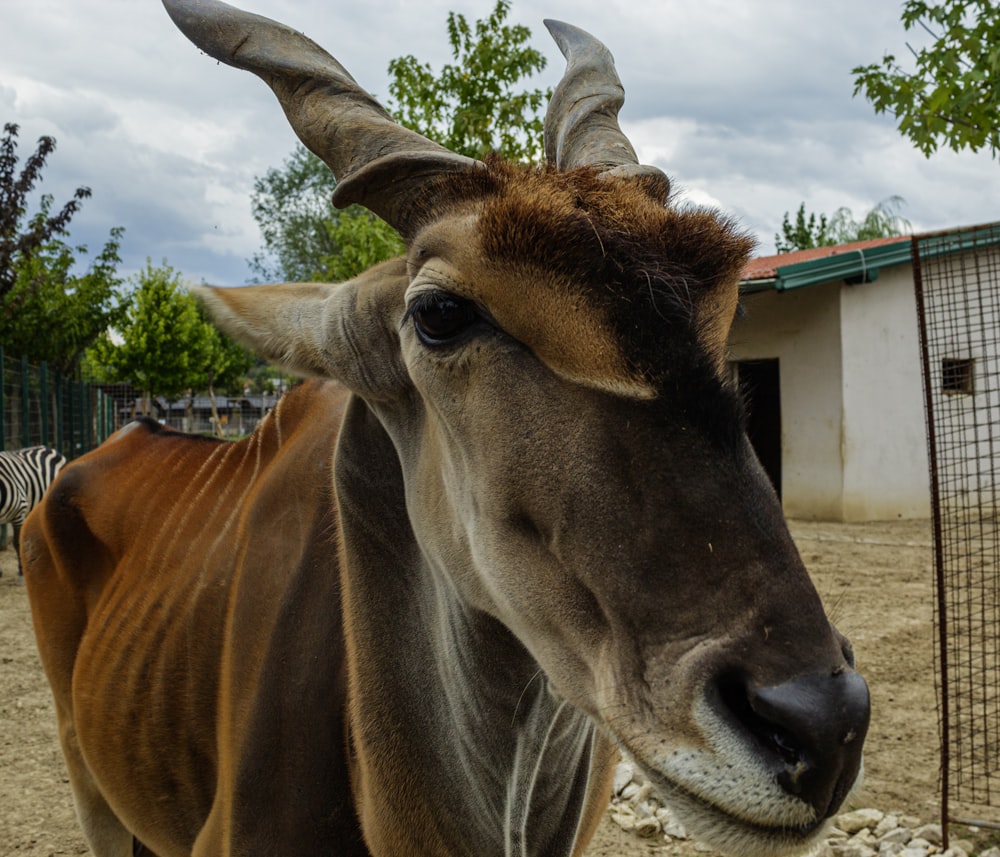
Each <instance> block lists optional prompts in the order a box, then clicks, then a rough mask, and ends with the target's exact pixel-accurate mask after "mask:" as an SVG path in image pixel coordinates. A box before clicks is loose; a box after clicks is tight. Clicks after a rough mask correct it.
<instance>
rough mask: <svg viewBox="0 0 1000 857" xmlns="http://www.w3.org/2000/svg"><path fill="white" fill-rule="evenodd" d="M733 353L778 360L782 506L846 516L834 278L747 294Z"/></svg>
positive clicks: (795, 512) (808, 514) (793, 513)
mask: <svg viewBox="0 0 1000 857" xmlns="http://www.w3.org/2000/svg"><path fill="white" fill-rule="evenodd" d="M743 306H744V309H745V310H746V317H745V318H743V319H740V320H738V321H737V322H736V324H735V325H734V327H733V332H732V335H731V336H730V359H732V360H762V359H773V358H778V361H779V363H778V369H779V373H780V380H781V425H782V440H781V447H782V449H781V455H782V463H781V469H782V474H781V476H782V478H781V482H782V504H783V506H784V509H785V513H786V514H787V515H789V516H790V517H794V518H818V519H827V520H839V519H841V517H842V494H843V486H842V481H841V478H842V477H841V474H842V461H841V423H842V418H843V410H842V406H841V398H840V383H841V345H840V332H839V328H840V298H839V288H838V286H837V285H836V284H825V285H820V286H812V287H809V288H804V289H797V290H795V291H788V292H773V291H767V292H759V293H757V294H751V295H745V296H744V298H743Z"/></svg>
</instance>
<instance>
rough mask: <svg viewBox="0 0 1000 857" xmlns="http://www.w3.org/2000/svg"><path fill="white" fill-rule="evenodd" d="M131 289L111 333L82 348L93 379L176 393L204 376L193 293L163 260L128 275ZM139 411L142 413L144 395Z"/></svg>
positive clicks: (201, 325) (203, 332)
mask: <svg viewBox="0 0 1000 857" xmlns="http://www.w3.org/2000/svg"><path fill="white" fill-rule="evenodd" d="M133 282H134V285H135V290H134V292H133V294H132V301H131V303H130V305H129V306H128V309H127V313H126V316H125V319H124V320H123V322H122V323H121V324H120V325H119V327H118V328H117V330H116V332H115V334H116V335H112V333H110V332H107V333H105V334H104V335H103V336H102V337H101V338H100V339H99V340H98V341H97V342H96V343H95V344H94V346H93V348H91V349H90V351H89V352H88V361H89V363H90V365H91V367H92V368H93V370H94V373H95V375H96V376H97V377H96V380H99V381H106V382H110V383H122V382H130V383H131V384H133V385H134V386H135V387H137V388H138V389H140V390H142V391H144V392H145V393H146V394H147V399H148V400H151V399H153V398H154V397H156V396H164V397H166V398H168V399H176V398H179V397H180V395H181V394H182V393H184V392H185V391H187V390H189V389H191V388H202V387H204V386H205V382H206V380H207V379H206V365H207V364H208V363H209V359H208V357H207V351H208V349H209V348H211V343H210V342H209V338H210V332H211V331H214V328H211V327H210V326H209V325H207V324H206V323H205V322H204V321H203V319H202V317H201V315H200V313H199V310H198V306H197V304H196V302H195V299H194V297H193V296H192V295H191V294H190V293H188V292H187V291H185V289H184V288H183V285H182V283H181V279H180V275H179V274H178V273H177V272H176V271H174V269H173V268H171V267H170V266H169V265H167V264H166V262H164V263H163V266H162V267H159V268H154V267H153V264H152V262H151V261H150V260H149V259H147V260H146V267H145V269H144V270H143V271H141V272H140V273H139V274H137V275H136V276H135V277H134V278H133ZM143 412H144V413H148V404H147V401H146V400H144V404H143Z"/></svg>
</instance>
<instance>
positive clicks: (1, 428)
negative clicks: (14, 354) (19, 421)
mask: <svg viewBox="0 0 1000 857" xmlns="http://www.w3.org/2000/svg"><path fill="white" fill-rule="evenodd" d="M6 395H7V376H6V374H5V372H4V363H3V346H2V345H0V449H6V448H7V401H6Z"/></svg>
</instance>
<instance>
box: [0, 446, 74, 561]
mask: <svg viewBox="0 0 1000 857" xmlns="http://www.w3.org/2000/svg"><path fill="white" fill-rule="evenodd" d="M65 463H66V459H65V457H64V456H63V455H62V454H61V453H59V452H57V451H56V450H54V449H50V448H49V447H47V446H29V447H25V448H24V449H14V450H9V451H7V452H0V524H13V525H14V553H15V554H16V555H17V573H18V574H22V573H23V572H22V571H21V552H20V548H19V545H18V537H19V535H20V533H21V524H23V523H24V519H25V518H27V517H28V512H30V511H31V510H32V509H34V508H35V506H37V505H38V504H39V503H40V502H41V500H42V497H43V496H44V495H45V491H46V490H47V489H48V487H49V485H51V484H52V481H53V480H54V479H55V478H56V474H58V473H59V470H60V469H61V468H62V466H63V465H64V464H65Z"/></svg>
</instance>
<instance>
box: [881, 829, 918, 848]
mask: <svg viewBox="0 0 1000 857" xmlns="http://www.w3.org/2000/svg"><path fill="white" fill-rule="evenodd" d="M877 832H878V831H877V830H876V833H877ZM911 839H913V833H912V832H911V831H910V829H909V828H908V827H894V828H892V830H888V831H886V832H885V833H883V834H882V835H881V836H879V837H878V842H879V845H881V844H882V843H883V842H885V843H895V844H898V845H906V843H907V842H909V841H910V840H911Z"/></svg>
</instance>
